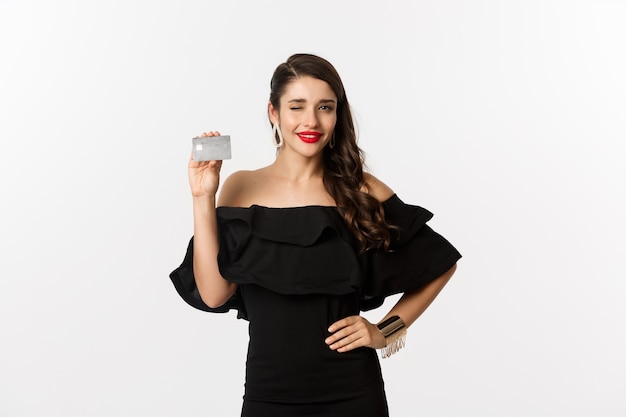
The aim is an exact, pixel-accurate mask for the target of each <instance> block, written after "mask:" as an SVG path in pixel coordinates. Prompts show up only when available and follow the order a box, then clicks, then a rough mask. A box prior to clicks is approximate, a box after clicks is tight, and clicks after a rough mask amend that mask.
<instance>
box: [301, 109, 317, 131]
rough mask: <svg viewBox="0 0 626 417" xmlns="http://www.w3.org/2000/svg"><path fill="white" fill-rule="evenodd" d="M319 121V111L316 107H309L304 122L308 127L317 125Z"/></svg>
mask: <svg viewBox="0 0 626 417" xmlns="http://www.w3.org/2000/svg"><path fill="white" fill-rule="evenodd" d="M317 123H318V120H317V113H316V111H315V108H309V109H307V111H306V112H305V113H304V121H303V124H304V125H305V126H306V127H315V126H317Z"/></svg>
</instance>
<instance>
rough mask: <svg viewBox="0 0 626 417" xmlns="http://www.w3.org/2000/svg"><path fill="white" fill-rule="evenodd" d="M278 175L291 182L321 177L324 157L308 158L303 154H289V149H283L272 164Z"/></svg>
mask: <svg viewBox="0 0 626 417" xmlns="http://www.w3.org/2000/svg"><path fill="white" fill-rule="evenodd" d="M272 166H273V167H274V168H275V169H276V173H277V175H278V176H280V177H283V178H284V179H286V180H288V181H291V182H304V181H310V180H314V179H319V178H321V177H322V175H323V173H324V169H323V167H322V157H321V155H317V156H316V157H314V158H307V157H304V156H302V155H295V154H293V153H292V154H291V155H289V151H288V150H286V149H282V150H281V151H279V152H278V155H277V156H276V160H275V161H274V163H273V164H272Z"/></svg>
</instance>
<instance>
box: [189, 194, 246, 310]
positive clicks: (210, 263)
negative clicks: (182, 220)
mask: <svg viewBox="0 0 626 417" xmlns="http://www.w3.org/2000/svg"><path fill="white" fill-rule="evenodd" d="M193 220H194V247H193V271H194V276H195V279H196V285H197V287H198V291H199V293H200V296H201V297H202V300H203V301H204V303H205V304H206V305H208V306H209V307H219V306H221V305H222V304H224V303H225V302H226V301H227V300H228V299H229V298H230V296H232V295H233V293H234V292H235V290H236V289H237V286H236V285H235V284H233V283H231V282H228V281H226V280H225V279H224V278H223V277H222V275H221V274H220V271H219V267H218V263H217V254H218V251H219V240H218V232H217V212H216V209H215V197H214V196H212V197H202V198H197V197H196V198H194V199H193Z"/></svg>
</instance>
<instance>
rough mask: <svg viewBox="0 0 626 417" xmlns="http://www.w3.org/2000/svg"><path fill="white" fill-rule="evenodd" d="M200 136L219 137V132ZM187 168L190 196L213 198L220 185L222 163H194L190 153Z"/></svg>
mask: <svg viewBox="0 0 626 417" xmlns="http://www.w3.org/2000/svg"><path fill="white" fill-rule="evenodd" d="M200 136H201V137H207V136H220V132H217V131H215V132H204V133H203V134H201V135H200ZM188 167H189V186H190V187H191V195H192V196H193V197H214V196H215V194H216V193H217V189H218V187H219V185H220V169H221V168H222V161H203V162H195V161H194V160H193V151H192V153H191V156H190V157H189V165H188Z"/></svg>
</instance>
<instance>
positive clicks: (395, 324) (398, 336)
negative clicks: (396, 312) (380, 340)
mask: <svg viewBox="0 0 626 417" xmlns="http://www.w3.org/2000/svg"><path fill="white" fill-rule="evenodd" d="M376 327H377V328H378V330H379V331H380V332H381V333H382V335H383V336H384V338H385V347H384V348H382V351H381V355H382V357H383V358H388V357H389V356H391V355H393V354H394V353H396V352H398V351H399V350H400V349H402V348H403V347H404V345H405V343H406V325H405V324H404V321H403V320H402V319H401V318H400V317H399V316H392V317H389V318H388V319H386V320H384V321H382V322H381V323H378V324H377V325H376Z"/></svg>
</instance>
